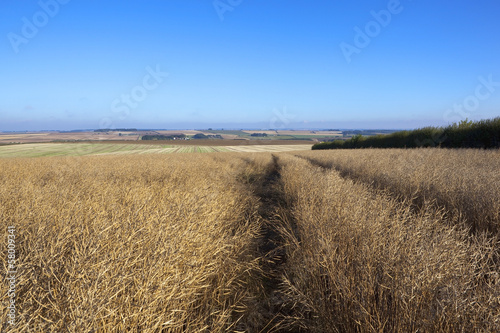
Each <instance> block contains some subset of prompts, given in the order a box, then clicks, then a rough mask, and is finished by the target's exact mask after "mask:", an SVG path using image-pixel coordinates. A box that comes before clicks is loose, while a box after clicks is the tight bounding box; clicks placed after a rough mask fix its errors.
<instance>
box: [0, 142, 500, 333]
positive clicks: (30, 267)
mask: <svg viewBox="0 0 500 333" xmlns="http://www.w3.org/2000/svg"><path fill="white" fill-rule="evenodd" d="M70 147H71V149H70ZM307 147H309V148H310V145H308V146H304V147H300V146H290V145H283V146H274V145H268V146H258V145H257V146H159V145H147V144H140V145H138V144H113V143H109V144H108V143H101V144H84V143H78V144H52V143H51V144H33V145H32V144H29V145H28V144H25V145H16V146H3V147H0V157H2V158H0V218H1V224H2V230H3V231H2V232H4V233H5V235H6V234H7V230H11V229H8V228H9V227H13V228H14V229H15V246H16V247H15V253H16V268H17V273H16V274H17V275H16V283H17V284H16V292H15V294H16V296H15V300H16V310H17V313H16V315H17V317H16V318H17V325H16V327H15V329H13V330H11V331H12V332H40V331H47V332H50V331H69V332H93V331H99V332H101V331H102V332H120V331H132V332H201V331H210V332H225V331H233V332H242V331H247V332H290V331H296V332H358V331H359V332H381V331H388V332H395V331H400V332H403V331H404V332H416V331H422V332H456V331H467V332H470V331H478V332H493V331H500V252H499V245H500V244H499V242H498V239H499V238H498V237H499V232H500V228H499V226H500V206H499V204H498V202H499V198H500V192H499V189H500V178H499V174H498V170H500V154H499V151H498V150H491V151H484V150H472V149H462V150H440V149H415V150H404V149H386V150H382V149H364V150H341V151H339V150H336V151H305V150H307V149H308V148H307ZM286 149H289V150H288V151H287V150H286ZM174 152H175V153H178V154H167V153H174ZM182 152H189V154H182ZM197 152H198V153H201V152H213V153H211V154H195V153H197ZM217 152H220V153H217ZM37 157H44V158H37ZM4 238H6V237H4ZM1 252H2V253H7V248H6V247H5V246H4V248H3V249H2V251H1ZM0 263H1V264H2V266H3V267H7V256H6V255H2V256H1V259H0ZM4 271H6V269H4ZM0 295H1V298H2V299H1V300H0V301H1V303H0V304H2V308H0V310H1V311H0V318H1V322H2V325H3V326H1V327H0V330H2V331H6V330H7V329H8V328H9V327H8V326H7V324H3V323H6V319H7V310H6V307H5V306H4V305H3V304H7V302H8V299H9V298H8V295H9V285H8V284H7V283H3V284H1V285H0Z"/></svg>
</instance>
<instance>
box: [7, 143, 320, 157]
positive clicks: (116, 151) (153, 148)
mask: <svg viewBox="0 0 500 333" xmlns="http://www.w3.org/2000/svg"><path fill="white" fill-rule="evenodd" d="M203 141H204V142H203V143H205V144H207V145H193V144H192V142H191V144H190V145H187V144H182V143H181V144H179V142H176V141H172V142H163V143H161V144H160V143H156V144H151V143H146V142H147V141H142V142H141V143H140V144H139V143H137V142H130V143H127V142H119V143H118V142H117V143H113V142H112V143H107V142H99V143H91V142H89V143H30V144H16V145H6V146H0V158H5V157H43V156H86V155H104V154H106V155H109V154H113V155H124V154H127V155H131V154H132V155H135V154H171V153H212V152H250V153H251V152H283V151H297V150H310V149H311V146H312V145H311V144H309V145H304V144H302V145H297V144H295V145H292V144H288V145H272V144H267V145H257V144H252V145H232V146H210V145H209V144H210V143H211V142H210V141H213V140H203ZM180 142H182V141H180ZM223 142H225V143H226V144H227V143H228V142H226V141H225V140H224V141H223ZM169 143H172V144H169ZM174 143H175V144H174ZM200 143H201V142H200Z"/></svg>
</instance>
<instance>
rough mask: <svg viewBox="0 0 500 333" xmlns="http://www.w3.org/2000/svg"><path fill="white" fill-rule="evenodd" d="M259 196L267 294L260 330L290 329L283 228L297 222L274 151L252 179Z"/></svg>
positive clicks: (264, 291) (264, 297)
mask: <svg viewBox="0 0 500 333" xmlns="http://www.w3.org/2000/svg"><path fill="white" fill-rule="evenodd" d="M252 187H253V188H252V189H253V192H254V193H255V195H256V196H257V198H258V199H259V202H260V206H259V209H258V215H259V218H260V219H261V221H262V223H261V233H260V234H261V238H260V239H259V242H258V244H259V245H258V253H257V257H260V258H261V268H262V286H263V298H262V300H261V304H259V306H258V308H259V311H260V312H261V313H260V316H261V318H262V319H263V320H262V326H261V327H259V331H260V332H285V331H286V332H290V331H293V326H292V325H291V324H290V323H289V322H287V320H286V318H288V317H289V315H290V313H291V310H290V309H287V307H286V304H287V302H286V301H285V300H284V296H283V293H282V291H281V289H280V286H281V284H282V282H283V274H284V266H285V265H284V264H285V263H286V260H287V256H286V251H285V248H284V239H283V233H282V230H284V229H286V225H287V224H290V223H293V218H292V215H291V214H290V211H289V210H288V209H287V207H286V202H285V199H284V193H283V185H282V183H281V166H280V163H279V158H278V157H277V156H276V155H272V161H271V162H270V163H269V164H268V165H267V168H266V171H265V173H264V175H263V176H262V177H259V178H258V179H257V180H256V181H255V182H253V183H252Z"/></svg>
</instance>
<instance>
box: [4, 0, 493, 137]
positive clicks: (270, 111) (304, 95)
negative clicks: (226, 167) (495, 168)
mask: <svg viewBox="0 0 500 333" xmlns="http://www.w3.org/2000/svg"><path fill="white" fill-rule="evenodd" d="M56 5H57V6H56ZM372 11H373V12H374V13H378V14H376V15H375V16H378V21H377V19H376V18H375V16H374V15H373V13H372ZM387 14H389V15H390V17H389V15H387ZM499 18H500V2H498V0H476V1H472V0H471V1H465V0H458V1H446V2H444V1H440V2H436V1H430V0H413V1H410V0H401V1H394V0H391V1H387V0H384V1H373V0H372V1H347V0H321V1H320V0H309V1H294V0H286V1H285V0H273V1H269V0H252V1H250V0H242V1H240V0H217V1H212V0H150V1H138V0H130V1H106V0H103V1H97V0H69V1H68V0H41V1H40V2H39V1H19V0H2V1H1V3H0V37H1V38H0V75H1V78H0V96H1V98H0V130H42V129H65V130H68V129H82V128H103V127H115V128H119V127H137V128H207V127H217V128H220V127H225V128H250V127H254V128H255V127H258V128H285V127H287V128H414V127H420V126H425V125H445V124H447V123H449V122H452V121H458V120H461V119H464V118H465V117H468V118H469V119H484V118H492V117H496V116H498V115H500V19H499ZM360 31H361V34H360ZM155 72H156V74H155ZM151 73H153V75H152V74H151ZM166 73H168V75H167V74H166Z"/></svg>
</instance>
